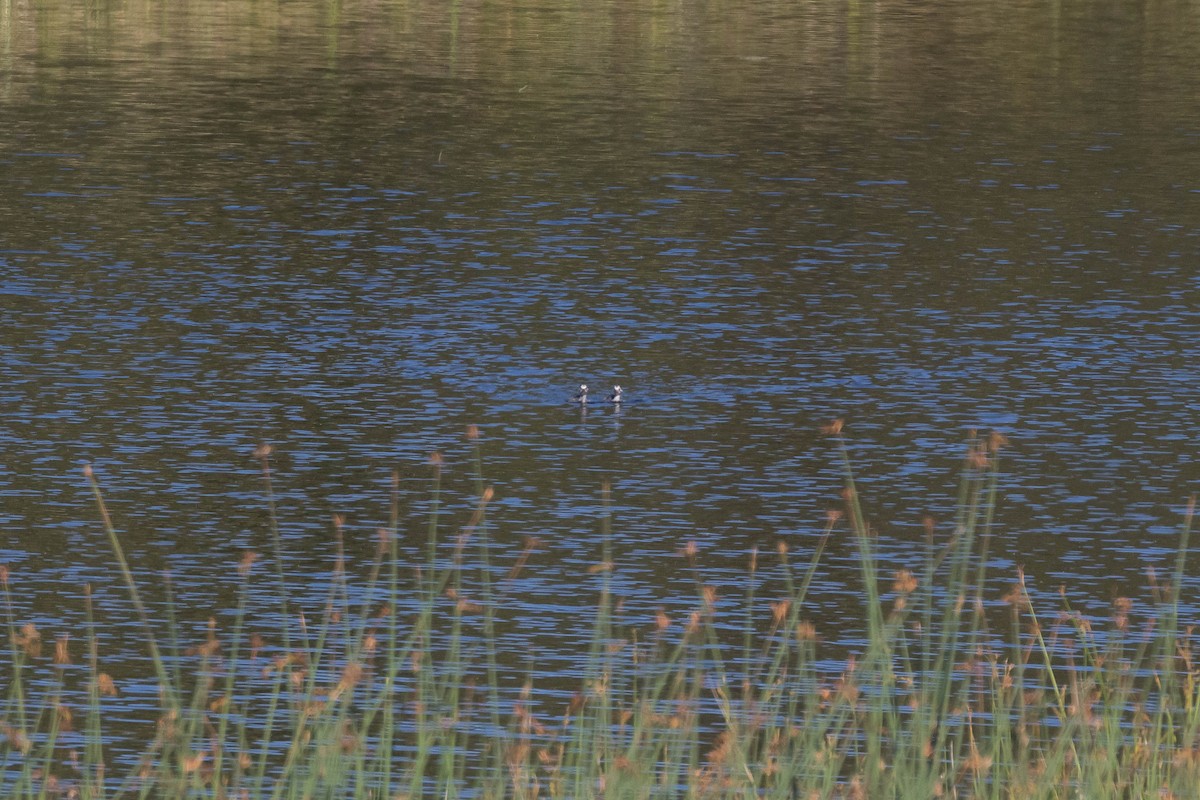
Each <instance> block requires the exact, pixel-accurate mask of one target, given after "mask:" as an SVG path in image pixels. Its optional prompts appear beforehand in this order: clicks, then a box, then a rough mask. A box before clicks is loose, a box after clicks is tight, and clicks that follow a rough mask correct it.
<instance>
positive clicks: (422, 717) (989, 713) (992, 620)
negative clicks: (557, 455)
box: [0, 421, 1200, 800]
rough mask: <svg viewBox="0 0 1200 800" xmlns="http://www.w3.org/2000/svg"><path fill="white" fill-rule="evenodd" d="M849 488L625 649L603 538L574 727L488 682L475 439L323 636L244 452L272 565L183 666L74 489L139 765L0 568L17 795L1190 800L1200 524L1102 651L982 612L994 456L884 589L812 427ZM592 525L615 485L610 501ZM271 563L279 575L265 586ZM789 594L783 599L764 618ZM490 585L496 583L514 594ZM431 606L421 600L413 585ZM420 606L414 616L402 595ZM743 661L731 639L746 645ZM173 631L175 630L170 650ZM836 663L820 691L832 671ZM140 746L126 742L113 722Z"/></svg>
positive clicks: (691, 556) (485, 493)
mask: <svg viewBox="0 0 1200 800" xmlns="http://www.w3.org/2000/svg"><path fill="white" fill-rule="evenodd" d="M824 433H825V434H827V436H828V437H829V438H830V440H831V441H832V442H833V443H834V446H835V448H836V450H837V453H838V457H839V460H840V464H841V467H840V468H841V470H842V472H843V478H844V489H843V494H842V498H841V500H842V503H841V508H839V509H838V510H835V511H832V512H830V513H829V514H828V517H827V520H826V527H825V529H824V533H823V535H822V536H821V537H820V538H819V539H817V540H816V541H815V544H814V545H813V546H812V547H810V548H809V549H808V550H807V551H805V552H791V551H790V550H789V549H788V548H787V547H786V546H784V545H782V544H781V545H780V546H779V547H778V548H777V550H776V552H775V553H773V554H762V555H759V554H751V559H750V564H749V566H748V573H747V580H746V581H745V591H744V594H743V595H742V596H741V597H734V596H725V597H718V596H717V592H716V590H715V588H714V587H713V586H712V585H710V584H708V583H706V582H705V580H704V577H703V572H704V569H703V565H702V564H699V563H698V558H697V553H696V550H695V548H694V547H689V548H688V549H687V550H686V551H685V553H684V557H685V558H687V559H688V562H689V566H690V567H691V568H692V571H693V574H694V575H695V584H694V598H695V599H694V602H693V606H692V610H691V612H690V614H688V615H687V616H686V618H682V619H670V618H668V617H667V615H666V614H665V613H660V614H659V615H658V617H657V619H656V620H655V622H654V624H653V625H650V626H642V627H640V628H639V627H634V626H631V625H629V624H627V623H625V622H624V620H623V618H622V616H621V615H620V600H619V598H617V597H616V596H615V595H614V592H613V587H612V583H611V580H612V578H611V576H612V575H613V572H614V570H619V568H620V565H619V564H614V563H613V560H612V555H611V547H610V544H611V540H612V534H611V520H610V519H609V516H608V514H607V513H605V514H603V515H602V518H601V520H600V524H601V526H602V530H603V534H604V536H603V542H604V546H603V552H601V553H598V554H597V557H596V561H595V564H594V566H593V567H592V568H591V569H590V570H589V572H590V576H589V578H588V579H589V580H592V581H594V582H595V586H596V603H595V606H594V610H593V617H594V619H593V622H592V636H591V641H590V647H589V648H588V650H587V652H586V653H581V654H580V661H579V668H580V674H581V675H582V680H581V681H580V682H579V684H578V685H577V686H576V687H575V692H574V695H573V696H572V697H570V698H569V699H568V700H564V701H563V702H562V703H561V704H560V705H561V707H559V708H558V709H557V711H552V712H548V711H543V710H542V708H543V707H542V705H541V704H540V703H539V702H535V700H536V694H537V693H536V689H535V686H534V681H533V677H532V670H530V671H529V672H528V673H526V674H525V675H523V676H521V675H518V676H517V677H516V681H517V683H518V684H519V688H518V689H517V690H516V691H510V690H509V689H507V688H506V687H508V686H509V685H510V684H511V683H512V681H513V680H514V677H513V675H512V674H511V673H512V670H511V668H509V667H507V666H505V667H502V666H501V665H500V663H499V661H498V659H497V613H498V610H499V609H501V608H502V605H503V602H504V599H505V597H506V594H507V593H508V592H509V591H510V590H511V579H512V578H513V577H514V576H516V575H517V574H518V573H519V572H520V571H521V569H522V568H523V567H524V566H525V563H526V560H527V558H528V557H529V554H530V552H531V551H532V548H533V547H534V545H533V544H532V543H529V544H527V546H526V547H525V549H523V550H522V551H521V552H519V553H517V554H515V555H514V554H507V555H506V559H507V560H508V561H511V562H512V563H511V569H510V570H509V572H508V574H507V576H503V573H502V572H498V571H497V568H496V567H497V561H498V560H499V559H498V558H497V555H499V554H498V553H496V552H495V548H494V545H493V544H492V543H491V542H490V540H489V528H488V506H489V503H490V502H491V501H492V499H493V492H492V490H491V489H490V488H489V487H488V486H487V485H486V484H485V482H484V481H483V479H482V470H481V464H480V456H479V448H478V441H477V440H478V436H479V434H478V430H477V429H475V428H474V427H473V426H472V427H471V428H470V429H469V430H468V436H467V438H468V440H469V441H470V444H471V448H472V453H473V463H474V468H475V473H474V479H475V483H476V489H477V499H476V505H475V508H474V511H473V512H472V513H471V514H470V516H469V518H467V519H466V520H465V521H464V522H463V523H462V524H461V526H460V527H456V529H455V532H454V534H453V536H452V537H448V538H444V537H446V536H447V534H446V526H445V524H444V523H439V517H438V513H439V504H440V492H441V467H442V463H441V459H440V457H439V456H436V455H435V456H434V457H433V459H432V472H433V477H432V489H431V491H432V509H433V510H432V512H431V514H430V521H429V527H428V531H427V534H426V536H427V540H426V543H425V550H424V555H423V559H424V560H423V563H420V564H417V565H412V564H407V565H405V564H401V559H400V558H399V557H398V547H397V540H398V538H399V536H400V534H401V531H400V530H399V527H400V515H399V511H398V500H397V499H396V495H397V494H398V480H396V479H394V480H393V500H392V508H391V517H390V519H391V524H390V527H389V528H387V529H381V530H380V531H379V536H378V541H377V547H376V554H375V559H374V561H373V562H372V563H370V564H369V565H368V566H367V567H366V570H365V574H364V575H362V576H359V577H352V576H350V575H349V574H348V570H347V568H346V563H345V559H344V558H343V556H342V552H343V551H342V548H341V536H342V532H341V525H340V522H339V521H337V520H335V523H334V536H335V538H336V543H337V544H338V550H337V553H338V555H337V557H336V563H335V564H334V566H333V571H332V578H331V580H330V581H329V586H328V587H327V597H326V600H325V603H324V606H323V608H321V609H320V610H319V613H315V614H314V613H312V612H313V610H312V609H308V608H302V607H301V605H300V604H299V603H298V601H296V600H295V599H293V598H294V595H293V593H292V592H290V591H289V587H288V582H287V580H288V579H287V577H286V575H285V571H284V567H283V564H284V559H285V557H286V554H285V553H284V552H283V546H282V542H281V539H280V535H279V526H278V522H277V519H276V514H275V499H274V494H273V489H272V472H271V460H270V459H271V448H270V447H269V446H262V447H260V448H259V449H258V450H257V451H256V453H255V455H256V456H257V458H258V459H259V460H260V462H261V464H262V477H263V482H264V489H265V495H266V502H267V506H268V510H269V518H270V524H271V535H272V546H273V549H274V552H272V553H269V554H268V555H267V556H265V557H260V556H259V555H258V554H255V553H247V554H245V556H244V557H243V559H242V561H241V563H240V565H239V568H238V578H237V579H238V595H237V597H238V600H237V605H236V608H234V609H230V610H229V613H228V614H226V615H225V616H226V617H227V618H228V620H231V622H230V623H229V624H226V625H223V626H222V628H221V629H218V627H217V624H216V623H215V622H212V623H210V626H209V630H208V633H207V636H206V637H205V638H204V639H203V640H201V641H199V642H196V643H187V642H184V641H180V638H181V634H180V633H179V632H178V627H177V626H176V625H175V624H174V623H173V619H174V615H173V612H172V611H171V610H170V604H169V603H168V624H167V625H165V626H164V625H163V624H161V623H160V622H158V621H155V620H152V619H151V618H150V613H149V611H148V609H147V607H146V606H145V604H144V603H143V600H142V598H141V594H140V592H139V586H138V584H137V582H136V580H135V577H134V572H133V570H132V569H131V567H130V562H129V560H128V558H127V557H126V555H125V552H124V550H123V548H122V544H121V538H120V536H119V534H118V528H117V525H116V524H115V523H114V521H113V519H112V518H111V517H110V515H109V512H108V507H107V504H106V502H105V497H104V494H103V492H102V490H101V485H100V482H99V478H98V476H97V475H96V474H95V473H94V472H93V471H92V470H91V468H90V467H88V468H85V476H86V478H87V481H88V483H89V485H90V487H91V490H92V492H93V494H94V497H95V502H96V508H97V510H98V514H99V517H100V520H101V522H102V523H103V527H104V530H105V532H106V534H107V537H108V543H109V546H110V547H111V551H112V558H113V561H114V564H115V566H116V567H117V568H118V572H119V575H120V578H121V581H122V582H123V583H124V587H125V591H126V592H127V594H128V598H129V602H130V604H131V607H132V608H133V610H134V613H135V614H136V616H137V621H138V625H139V626H140V630H141V638H142V641H143V644H144V648H145V652H146V653H147V654H148V656H149V663H151V664H152V665H153V670H154V680H155V682H156V683H157V685H158V687H159V689H158V698H157V706H158V711H157V715H156V716H157V720H156V721H148V722H146V723H145V724H144V726H143V727H144V730H145V737H144V739H142V752H141V754H140V756H136V757H132V758H124V759H119V761H120V768H118V766H117V764H116V761H117V760H118V759H114V758H113V754H112V753H111V752H110V751H111V748H112V744H111V740H110V738H109V737H108V736H107V734H106V731H105V725H106V704H107V703H109V702H110V701H109V696H110V695H113V694H115V693H116V692H117V691H118V688H117V686H116V684H115V682H114V680H113V678H112V677H111V676H110V675H109V674H108V673H106V672H105V671H104V668H103V666H102V664H103V656H102V653H101V652H100V646H99V642H98V631H97V624H96V622H95V619H94V613H93V608H92V598H91V593H90V590H89V591H88V592H87V594H86V596H85V606H86V614H87V623H86V626H87V631H86V635H85V637H84V639H85V643H86V646H85V651H86V655H85V656H84V657H83V662H84V663H82V664H79V665H75V664H74V663H73V661H74V660H75V659H76V658H77V657H78V654H73V653H72V652H71V648H70V647H69V645H68V640H67V639H66V638H65V637H60V638H59V639H58V640H57V641H56V643H55V645H54V646H53V647H43V646H42V633H41V632H40V631H39V630H38V629H37V628H36V627H35V626H34V624H33V623H32V622H28V621H25V620H22V619H21V618H19V615H18V614H17V612H16V610H15V605H14V587H13V583H14V582H15V578H14V576H12V575H10V573H9V571H8V570H7V568H2V569H0V585H2V588H3V604H4V615H5V623H4V624H5V625H6V626H7V639H8V646H7V648H6V651H7V652H6V653H5V654H4V655H3V656H0V675H2V676H3V677H4V678H5V689H4V691H5V694H4V699H3V712H2V714H0V733H2V734H3V736H2V741H0V762H2V764H3V769H2V770H0V795H2V796H4V797H6V798H39V799H40V798H57V797H69V798H82V799H84V800H92V799H96V800H98V799H99V798H104V799H105V800H115V798H214V799H215V798H247V800H260V799H264V798H272V799H273V800H274V799H275V798H289V799H291V800H296V799H298V798H354V799H355V800H366V799H367V798H371V799H372V800H376V799H377V800H383V799H384V798H387V799H388V800H392V799H395V798H419V797H436V798H452V797H464V798H465V797H470V798H514V799H519V800H527V799H530V798H600V797H611V798H658V797H662V798H709V797H712V798H735V797H736V798H750V797H755V798H760V797H761V798H781V799H782V798H788V799H789V800H790V799H791V798H799V799H801V800H810V799H812V800H816V799H817V798H829V799H830V800H833V799H838V800H852V799H856V798H862V799H863V800H866V799H867V798H870V799H871V800H874V799H875V798H897V799H898V800H907V799H908V798H913V800H916V799H917V798H920V799H921V800H929V798H943V797H944V798H952V797H957V798H997V799H999V798H1021V800H1026V799H1027V798H1087V799H1088V800H1104V799H1106V798H1149V797H1156V798H1163V799H1170V798H1190V797H1197V796H1200V668H1198V667H1197V664H1196V655H1197V652H1196V651H1197V647H1196V641H1195V640H1194V638H1193V635H1192V630H1191V627H1190V626H1185V625H1184V624H1183V623H1182V622H1181V619H1180V586H1181V584H1182V579H1183V577H1184V574H1185V564H1186V555H1187V552H1188V541H1189V535H1190V527H1191V519H1192V508H1193V505H1194V502H1193V503H1190V504H1189V506H1188V512H1187V514H1186V517H1185V519H1184V521H1183V524H1182V526H1181V531H1180V541H1179V550H1178V554H1177V557H1176V559H1175V564H1174V568H1173V572H1172V574H1171V575H1170V576H1168V577H1167V578H1166V579H1165V580H1161V581H1158V582H1155V584H1154V585H1153V586H1152V590H1153V597H1152V601H1151V602H1150V603H1149V607H1148V608H1145V609H1142V608H1138V609H1136V610H1135V609H1134V608H1133V604H1132V602H1131V601H1130V600H1127V599H1124V598H1120V599H1118V600H1117V601H1116V602H1115V603H1114V604H1113V608H1112V614H1111V617H1110V619H1109V620H1108V621H1107V623H1105V624H1104V625H1095V624H1093V621H1091V620H1090V619H1089V618H1086V617H1085V616H1083V615H1082V614H1080V613H1078V612H1076V611H1074V610H1073V609H1072V608H1071V606H1070V603H1069V601H1068V600H1067V598H1066V596H1065V594H1064V595H1062V596H1061V597H1060V601H1059V604H1058V606H1057V607H1051V608H1046V607H1035V604H1034V602H1033V601H1032V599H1031V597H1030V593H1029V592H1028V591H1027V588H1026V584H1025V579H1024V576H1023V574H1022V573H1021V572H1020V571H1018V572H1017V574H1016V576H1015V577H1014V583H1013V585H1012V588H1011V590H1010V591H1009V592H1008V593H1007V595H1005V596H1003V597H999V596H992V595H993V594H994V593H995V592H994V586H995V584H994V583H993V584H991V585H990V586H991V589H990V590H989V591H986V592H985V588H984V587H985V582H986V578H987V569H986V568H987V563H988V552H989V547H990V545H991V539H992V536H993V514H994V510H995V508H996V504H997V501H998V496H999V486H998V477H999V475H1000V471H999V469H1000V468H999V464H1000V456H1001V452H1002V447H1003V445H1004V439H1003V437H1002V436H1000V435H998V434H991V435H984V436H974V437H973V438H972V439H971V440H970V442H969V444H968V447H967V454H966V458H965V461H964V464H963V470H962V477H961V481H960V486H959V493H958V498H957V511H956V516H955V519H954V524H953V526H952V529H951V530H949V531H946V532H935V531H934V529H933V526H932V525H930V526H929V527H928V529H927V536H926V541H925V544H924V551H923V553H922V556H921V558H920V560H919V562H918V566H917V568H916V569H914V570H911V571H910V570H909V569H903V568H899V569H892V568H890V567H889V566H887V565H885V564H883V563H881V560H880V557H879V554H878V551H877V548H876V540H875V534H874V532H873V531H872V529H871V527H870V525H869V523H868V521H867V520H866V519H865V517H864V515H863V512H862V508H861V506H860V503H859V496H858V492H857V489H856V486H855V480H854V474H853V471H852V469H851V464H850V459H849V455H848V452H847V447H846V444H845V441H844V439H843V436H842V430H841V423H840V421H839V422H834V423H832V424H830V425H829V426H827V427H826V428H825V429H824ZM603 492H604V500H605V505H606V506H607V501H608V488H607V486H606V487H604V489H603ZM833 536H842V537H851V538H852V540H853V541H854V543H855V545H856V546H857V548H858V561H859V565H860V568H861V571H860V574H861V581H862V585H861V590H862V596H863V605H862V618H861V620H859V622H861V624H862V626H863V627H864V629H865V631H866V638H865V643H864V645H863V647H862V649H861V651H860V652H858V653H856V654H854V655H852V656H849V657H846V658H843V659H841V660H840V661H838V662H833V661H830V660H828V658H824V657H822V656H820V655H819V651H820V650H821V643H820V640H819V628H820V623H814V621H813V619H812V617H811V614H812V613H813V611H812V609H811V608H810V607H809V606H807V605H806V599H807V597H808V591H809V587H810V586H811V585H812V583H813V580H814V578H817V577H819V576H820V574H821V570H822V565H823V562H822V557H823V555H824V551H825V547H826V544H827V542H828V541H829V540H830V537H833ZM268 561H269V562H271V563H270V564H269V565H268V564H266V563H264V562H268ZM768 570H770V571H773V574H776V575H777V576H778V578H779V579H780V581H781V585H782V586H783V587H784V589H785V590H784V591H783V592H782V593H780V594H778V595H773V596H766V595H764V596H758V595H757V594H756V586H757V585H758V582H757V581H756V577H757V576H758V575H759V574H761V573H763V572H766V571H768ZM498 576H500V577H498ZM264 586H265V587H267V588H268V589H270V591H271V593H272V595H273V596H274V597H275V598H276V599H275V602H277V609H275V610H274V612H273V613H274V614H276V615H277V616H275V617H274V618H275V619H277V620H280V621H281V624H280V626H279V629H278V630H275V631H273V632H272V633H271V637H270V638H271V639H272V640H273V641H270V642H268V641H267V639H266V638H264V637H263V636H262V635H260V634H259V633H256V632H254V631H252V630H251V628H252V625H251V624H250V623H249V622H248V619H249V617H248V610H247V609H248V598H249V597H250V594H251V593H250V590H251V587H256V588H257V589H258V591H262V589H263V587H264ZM413 586H415V587H416V588H415V599H412V598H411V595H412V594H413V589H412V587H413ZM403 593H407V595H408V597H406V599H405V600H404V602H401V598H402V594H403ZM731 628H732V629H733V630H735V631H736V635H735V636H734V638H735V639H736V640H737V642H736V643H735V644H733V645H732V646H731V645H730V643H729V639H730V635H729V630H730V629H731ZM164 630H165V633H164ZM835 663H836V664H837V667H836V668H832V667H831V665H832V664H835ZM126 724H128V723H126Z"/></svg>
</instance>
